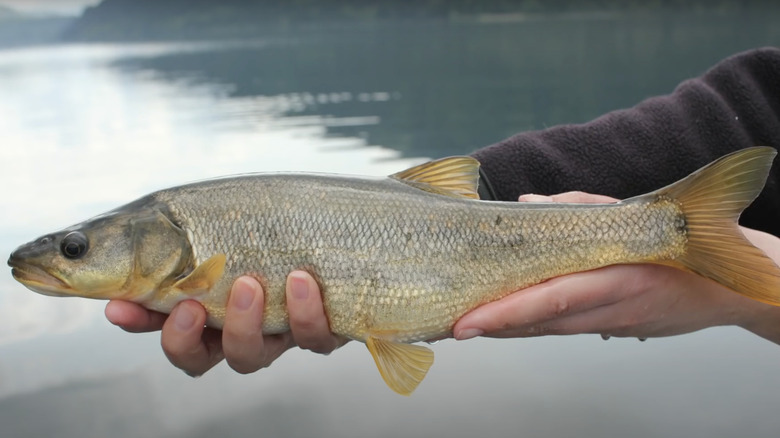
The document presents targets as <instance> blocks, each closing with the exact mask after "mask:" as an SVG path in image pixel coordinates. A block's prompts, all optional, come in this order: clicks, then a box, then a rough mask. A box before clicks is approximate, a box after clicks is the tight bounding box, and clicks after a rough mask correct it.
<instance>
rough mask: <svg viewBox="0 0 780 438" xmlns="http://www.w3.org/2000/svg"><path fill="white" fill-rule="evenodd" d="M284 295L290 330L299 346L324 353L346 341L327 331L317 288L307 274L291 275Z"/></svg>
mask: <svg viewBox="0 0 780 438" xmlns="http://www.w3.org/2000/svg"><path fill="white" fill-rule="evenodd" d="M286 293H287V312H288V313H289V315H290V328H291V330H292V336H293V339H295V343H296V344H298V346H299V347H301V348H303V349H307V350H311V351H314V352H315V353H323V354H327V353H330V352H332V351H333V350H335V349H337V348H339V347H340V346H342V345H343V344H344V343H345V342H346V339H343V338H339V337H337V336H334V335H333V334H332V333H331V332H330V327H329V325H328V318H327V317H326V316H325V310H324V307H323V304H322V296H321V294H320V288H319V286H318V285H317V282H316V281H315V280H314V278H312V276H311V275H310V274H309V273H307V272H304V271H294V272H292V273H290V275H289V276H288V277H287V290H286Z"/></svg>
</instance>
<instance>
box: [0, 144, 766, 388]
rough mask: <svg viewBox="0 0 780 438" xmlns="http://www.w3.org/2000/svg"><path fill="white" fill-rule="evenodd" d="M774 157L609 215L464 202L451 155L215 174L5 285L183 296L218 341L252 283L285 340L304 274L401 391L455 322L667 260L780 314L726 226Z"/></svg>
mask: <svg viewBox="0 0 780 438" xmlns="http://www.w3.org/2000/svg"><path fill="white" fill-rule="evenodd" d="M774 154H775V152H774V150H772V149H770V148H760V147H759V148H751V149H747V150H745V151H742V152H738V153H735V154H732V155H729V156H727V157H725V158H723V159H721V160H719V161H717V162H715V163H713V164H711V165H710V166H708V167H706V168H704V169H702V170H700V171H699V172H696V173H694V174H692V175H691V176H690V177H688V178H686V179H685V180H682V181H680V182H678V183H677V184H674V185H672V186H669V187H667V188H664V189H661V190H659V191H656V192H653V193H650V194H647V195H643V196H639V197H636V198H631V199H628V200H624V201H622V202H619V203H615V204H534V203H516V202H486V201H480V200H478V199H474V198H475V197H476V181H477V175H478V174H477V166H478V163H476V162H475V161H474V160H473V159H471V158H468V157H456V158H449V159H444V160H439V161H435V162H431V163H427V164H424V165H421V166H418V167H415V168H412V169H409V170H407V171H404V172H400V173H398V174H395V175H392V176H390V177H387V178H361V177H345V176H337V175H320V174H295V173H288V174H284V173H270V174H251V175H244V176H237V177H230V178H221V179H216V180H210V181H204V182H199V183H194V184H189V185H184V186H179V187H173V188H170V189H166V190H161V191H158V192H155V193H152V194H150V195H148V196H146V197H144V198H141V199H139V200H137V201H135V202H132V203H130V204H128V205H126V206H123V207H120V208H118V209H116V210H113V211H111V212H108V213H106V214H104V215H101V216H99V217H97V218H93V219H91V220H89V221H86V222H84V223H82V224H78V225H75V226H73V227H69V228H67V229H65V230H63V231H61V232H58V233H54V234H51V235H47V236H44V237H42V238H40V239H38V240H36V241H34V242H31V243H29V244H27V245H23V246H22V247H20V248H19V249H17V250H16V251H15V252H14V253H13V254H12V256H11V259H10V260H9V264H10V265H11V266H12V267H13V268H14V271H13V273H14V276H15V278H17V279H18V280H19V281H21V282H22V283H24V284H25V285H27V286H28V287H30V288H31V289H33V290H36V291H39V292H42V293H47V294H54V295H78V296H86V297H90V298H104V299H117V298H118V299H126V300H130V301H134V302H137V303H140V304H142V305H144V306H145V307H147V308H149V309H153V310H158V311H162V312H169V311H170V310H171V309H172V308H173V307H174V306H175V305H176V303H178V302H180V301H182V300H186V299H195V300H197V301H199V302H201V303H202V304H203V306H204V307H205V309H206V310H207V313H208V319H207V324H208V325H210V326H213V327H217V328H219V327H221V326H222V324H223V322H224V315H225V306H226V303H227V300H228V295H229V292H230V287H231V284H232V283H233V281H234V280H235V279H236V278H238V277H239V276H241V275H252V276H254V277H256V278H257V279H258V280H259V281H260V282H261V283H262V284H263V286H264V290H265V293H266V300H265V309H264V322H263V332H264V333H268V334H272V333H281V332H284V331H287V330H288V329H289V326H288V316H287V312H286V309H285V279H286V276H287V274H288V273H289V272H290V271H292V270H295V269H302V270H306V271H308V272H310V273H311V274H312V275H313V276H314V277H315V278H316V279H317V281H318V283H319V285H320V289H321V291H322V296H323V304H324V306H325V312H326V315H327V317H328V320H329V323H330V328H331V330H332V331H333V332H334V333H336V334H339V335H342V336H346V337H348V338H351V339H355V340H358V341H362V342H365V343H366V344H367V345H368V347H369V350H370V351H371V353H372V355H373V356H374V359H375V360H376V362H377V365H378V367H379V369H380V372H381V373H382V376H383V377H384V378H385V381H386V382H387V383H388V384H389V385H390V386H391V388H393V389H394V390H396V391H397V392H399V393H402V394H408V393H411V391H412V390H413V389H414V388H415V387H416V386H417V384H418V383H419V381H420V380H422V378H423V377H424V376H425V373H426V372H427V369H428V367H430V365H431V363H432V360H433V358H432V353H431V352H430V350H429V349H427V348H425V347H421V346H413V345H408V344H409V343H413V342H417V341H424V340H429V339H433V338H439V337H443V336H449V335H450V334H451V330H452V327H453V325H454V324H455V322H456V321H457V320H458V319H459V318H460V317H461V316H463V315H464V314H465V313H466V312H468V311H469V310H471V309H474V308H476V307H478V306H480V305H482V304H485V303H487V302H490V301H494V300H497V299H499V298H502V297H504V296H506V295H508V294H510V293H512V292H513V291H516V290H518V289H522V288H524V287H527V286H530V285H533V284H537V283H540V282H542V281H544V280H546V279H549V278H553V277H557V276H560V275H564V274H568V273H573V272H579V271H585V270H590V269H595V268H599V267H603V266H608V265H613V264H621V263H662V264H671V265H674V266H677V267H679V268H682V269H687V270H690V271H694V272H696V273H699V274H700V275H703V276H705V277H708V278H711V279H713V280H715V281H718V282H720V283H722V284H724V285H725V286H727V287H729V288H731V289H733V290H735V291H737V292H739V293H743V294H745V295H747V296H750V297H751V298H754V299H759V300H761V301H764V302H768V303H772V304H780V288H779V287H778V285H780V269H778V267H777V266H776V265H775V264H774V263H773V262H772V261H771V260H770V259H768V258H767V257H766V256H765V255H764V254H763V253H761V251H759V250H758V249H756V248H754V247H753V246H752V245H750V244H749V243H748V242H747V241H746V240H745V239H744V237H743V236H742V235H741V233H740V232H739V229H738V227H737V225H736V221H737V218H738V216H739V213H740V212H741V211H742V209H743V208H744V207H746V206H747V205H748V204H749V203H750V202H751V201H752V200H753V199H754V198H755V196H757V194H758V193H759V192H760V190H761V188H762V187H763V184H764V181H765V179H766V176H767V174H768V171H769V167H770V166H771V162H772V158H773V157H774ZM734 254H739V258H740V260H732V259H733V258H734V257H733V255H734ZM71 256H72V257H71Z"/></svg>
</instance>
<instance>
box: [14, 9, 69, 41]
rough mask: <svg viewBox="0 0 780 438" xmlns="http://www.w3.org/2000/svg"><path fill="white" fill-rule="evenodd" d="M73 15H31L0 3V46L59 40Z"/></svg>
mask: <svg viewBox="0 0 780 438" xmlns="http://www.w3.org/2000/svg"><path fill="white" fill-rule="evenodd" d="M74 21H75V18H73V17H59V16H50V15H49V16H47V15H31V14H24V13H21V12H18V11H16V10H14V9H11V8H9V7H7V6H2V5H0V47H16V46H26V45H34V44H49V43H54V42H59V41H60V39H61V37H62V35H63V33H64V32H65V30H67V29H69V28H70V26H71V25H72V24H73V22H74Z"/></svg>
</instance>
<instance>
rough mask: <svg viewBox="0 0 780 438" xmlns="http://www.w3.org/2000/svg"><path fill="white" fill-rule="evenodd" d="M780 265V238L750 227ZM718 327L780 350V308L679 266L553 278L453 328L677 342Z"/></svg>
mask: <svg viewBox="0 0 780 438" xmlns="http://www.w3.org/2000/svg"><path fill="white" fill-rule="evenodd" d="M520 201H521V202H576V203H588V202H615V201H616V200H615V199H612V198H608V197H605V196H598V195H589V194H586V193H581V192H571V193H564V194H560V195H555V196H552V197H546V196H538V195H525V196H521V197H520ZM743 232H744V234H745V236H746V237H747V238H748V239H749V240H750V241H751V242H752V243H753V244H754V245H756V246H757V247H759V248H760V249H762V250H763V251H764V252H765V253H767V255H769V256H770V257H771V258H773V259H774V260H775V262H777V261H778V260H780V239H778V238H777V237H775V236H772V235H769V234H766V233H762V232H759V231H755V230H750V229H746V228H743ZM718 325H739V326H741V327H743V328H746V329H748V330H750V331H752V332H754V333H756V334H758V335H759V336H762V337H764V338H767V339H769V340H771V341H773V342H775V343H780V308H778V307H775V306H770V305H768V304H763V303H760V302H757V301H754V300H751V299H749V298H746V297H744V296H742V295H739V294H737V293H735V292H733V291H731V290H729V289H727V288H725V287H723V286H720V285H719V284H717V283H715V282H713V281H711V280H707V279H705V278H702V277H700V276H698V275H695V274H692V273H688V272H684V271H681V270H679V269H675V268H672V267H667V266H661V265H652V264H638V265H616V266H609V267H606V268H601V269H596V270H593V271H587V272H580V273H575V274H570V275H566V276H562V277H558V278H553V279H551V280H548V281H546V282H544V283H541V284H538V285H535V286H531V287H529V288H527V289H524V290H521V291H518V292H515V293H513V294H511V295H509V296H507V297H504V298H503V299H501V300H498V301H495V302H492V303H488V304H486V305H484V306H481V307H479V308H477V309H475V310H473V311H471V312H469V313H468V314H466V315H465V316H463V317H462V318H461V319H460V320H459V321H458V322H457V323H456V324H455V326H454V327H453V334H454V336H455V338H456V339H461V340H462V339H468V338H471V337H474V336H480V335H483V336H490V337H529V336H542V335H569V334H578V333H596V334H601V335H602V336H603V337H604V338H605V339H606V338H608V337H609V336H617V337H637V338H640V339H644V338H649V337H659V336H671V335H677V334H683V333H688V332H692V331H696V330H700V329H703V328H706V327H712V326H718Z"/></svg>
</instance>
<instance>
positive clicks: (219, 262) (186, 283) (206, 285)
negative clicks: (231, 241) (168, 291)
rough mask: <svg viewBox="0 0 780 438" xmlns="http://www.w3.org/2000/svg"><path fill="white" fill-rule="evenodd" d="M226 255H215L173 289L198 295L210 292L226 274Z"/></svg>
mask: <svg viewBox="0 0 780 438" xmlns="http://www.w3.org/2000/svg"><path fill="white" fill-rule="evenodd" d="M225 260H226V258H225V254H215V255H213V256H211V257H210V258H209V259H208V260H206V261H204V262H203V263H201V264H199V265H198V266H197V267H196V268H195V270H193V271H192V272H191V273H190V275H188V276H186V277H184V278H182V279H181V280H179V281H177V282H176V283H174V285H173V287H174V288H176V289H178V290H180V291H182V292H184V293H186V294H197V293H201V292H205V291H208V290H209V289H211V288H212V286H214V284H215V283H216V282H217V281H218V280H219V279H220V278H221V277H222V274H223V273H224V272H225Z"/></svg>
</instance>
